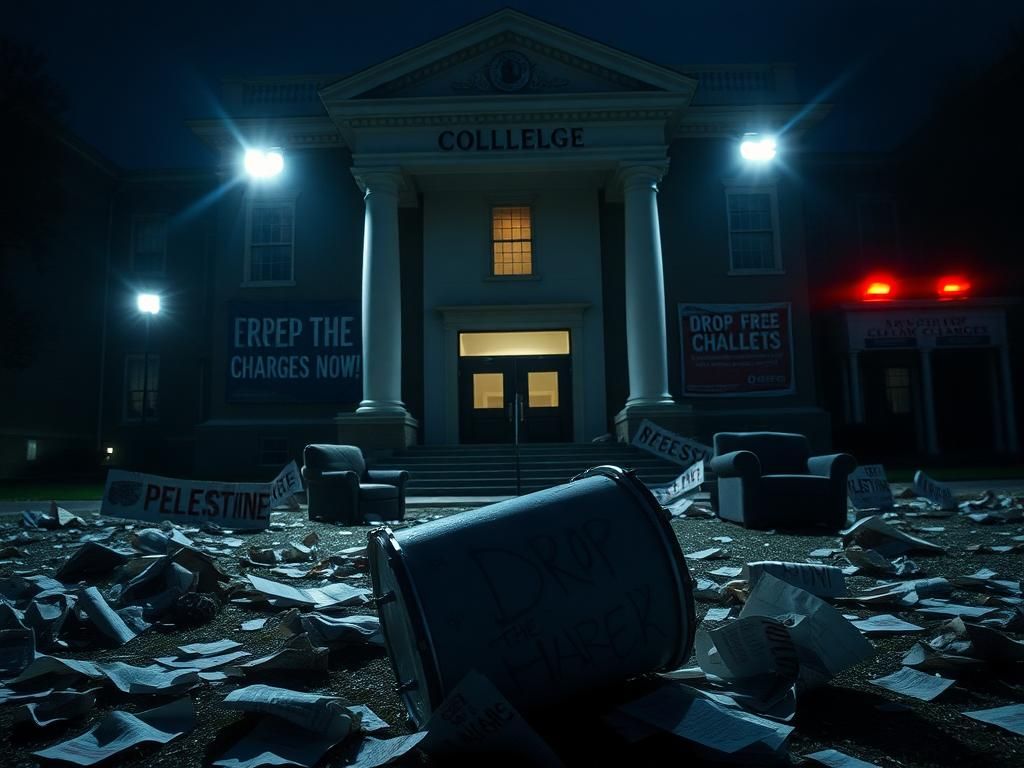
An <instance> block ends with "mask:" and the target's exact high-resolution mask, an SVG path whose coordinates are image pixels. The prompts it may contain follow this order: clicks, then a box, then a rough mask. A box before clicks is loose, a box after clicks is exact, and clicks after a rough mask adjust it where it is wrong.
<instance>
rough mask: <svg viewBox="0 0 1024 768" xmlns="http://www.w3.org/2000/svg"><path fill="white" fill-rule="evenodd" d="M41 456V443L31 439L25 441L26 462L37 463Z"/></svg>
mask: <svg viewBox="0 0 1024 768" xmlns="http://www.w3.org/2000/svg"><path fill="white" fill-rule="evenodd" d="M38 456H39V443H38V442H36V441H35V440H33V439H32V438H29V439H28V440H26V441H25V461H35V460H36V458H37V457H38Z"/></svg>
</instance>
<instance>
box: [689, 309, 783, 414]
mask: <svg viewBox="0 0 1024 768" xmlns="http://www.w3.org/2000/svg"><path fill="white" fill-rule="evenodd" d="M679 340H680V344H681V345H682V365H683V394H684V395H687V396H689V397H743V396H755V397H765V396H771V395H791V394H793V392H795V391H796V390H795V386H794V382H793V327H792V317H791V312H790V306H789V304H788V303H785V302H783V303H777V304H680V305H679Z"/></svg>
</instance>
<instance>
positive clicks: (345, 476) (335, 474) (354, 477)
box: [318, 469, 359, 491]
mask: <svg viewBox="0 0 1024 768" xmlns="http://www.w3.org/2000/svg"><path fill="white" fill-rule="evenodd" d="M318 479H319V481H320V482H321V483H323V484H324V485H330V486H334V487H337V486H339V485H340V486H348V487H350V488H352V489H354V490H356V491H358V490H359V475H358V473H356V472H353V471H352V470H351V469H339V470H332V471H330V472H321V473H320V477H319V478H318Z"/></svg>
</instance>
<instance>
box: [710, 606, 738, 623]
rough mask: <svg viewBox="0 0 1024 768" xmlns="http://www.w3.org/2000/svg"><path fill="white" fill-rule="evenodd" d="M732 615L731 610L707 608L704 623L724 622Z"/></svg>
mask: <svg viewBox="0 0 1024 768" xmlns="http://www.w3.org/2000/svg"><path fill="white" fill-rule="evenodd" d="M730 613H732V608H708V612H707V613H705V614H704V621H725V620H726V619H728V618H729V614H730Z"/></svg>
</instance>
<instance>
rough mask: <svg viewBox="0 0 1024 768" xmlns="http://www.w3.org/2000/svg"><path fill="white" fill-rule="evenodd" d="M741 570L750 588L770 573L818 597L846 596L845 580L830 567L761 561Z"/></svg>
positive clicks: (841, 574)
mask: <svg viewBox="0 0 1024 768" xmlns="http://www.w3.org/2000/svg"><path fill="white" fill-rule="evenodd" d="M743 570H744V571H745V578H746V579H747V581H749V582H750V586H751V587H755V586H756V585H757V583H758V581H759V580H760V579H761V577H762V576H763V575H764V574H766V573H770V574H771V575H772V576H774V577H775V578H777V579H781V580H782V581H784V582H786V583H787V584H792V585H793V586H794V587H799V588H800V589H804V590H807V591H808V592H810V593H811V594H812V595H817V596H818V597H841V596H843V595H845V594H846V578H845V577H844V576H843V572H842V570H841V569H839V568H836V567H834V566H831V565H817V564H812V563H789V562H778V561H771V560H762V561H759V562H756V563H747V564H746V565H745V566H744V569H743Z"/></svg>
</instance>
